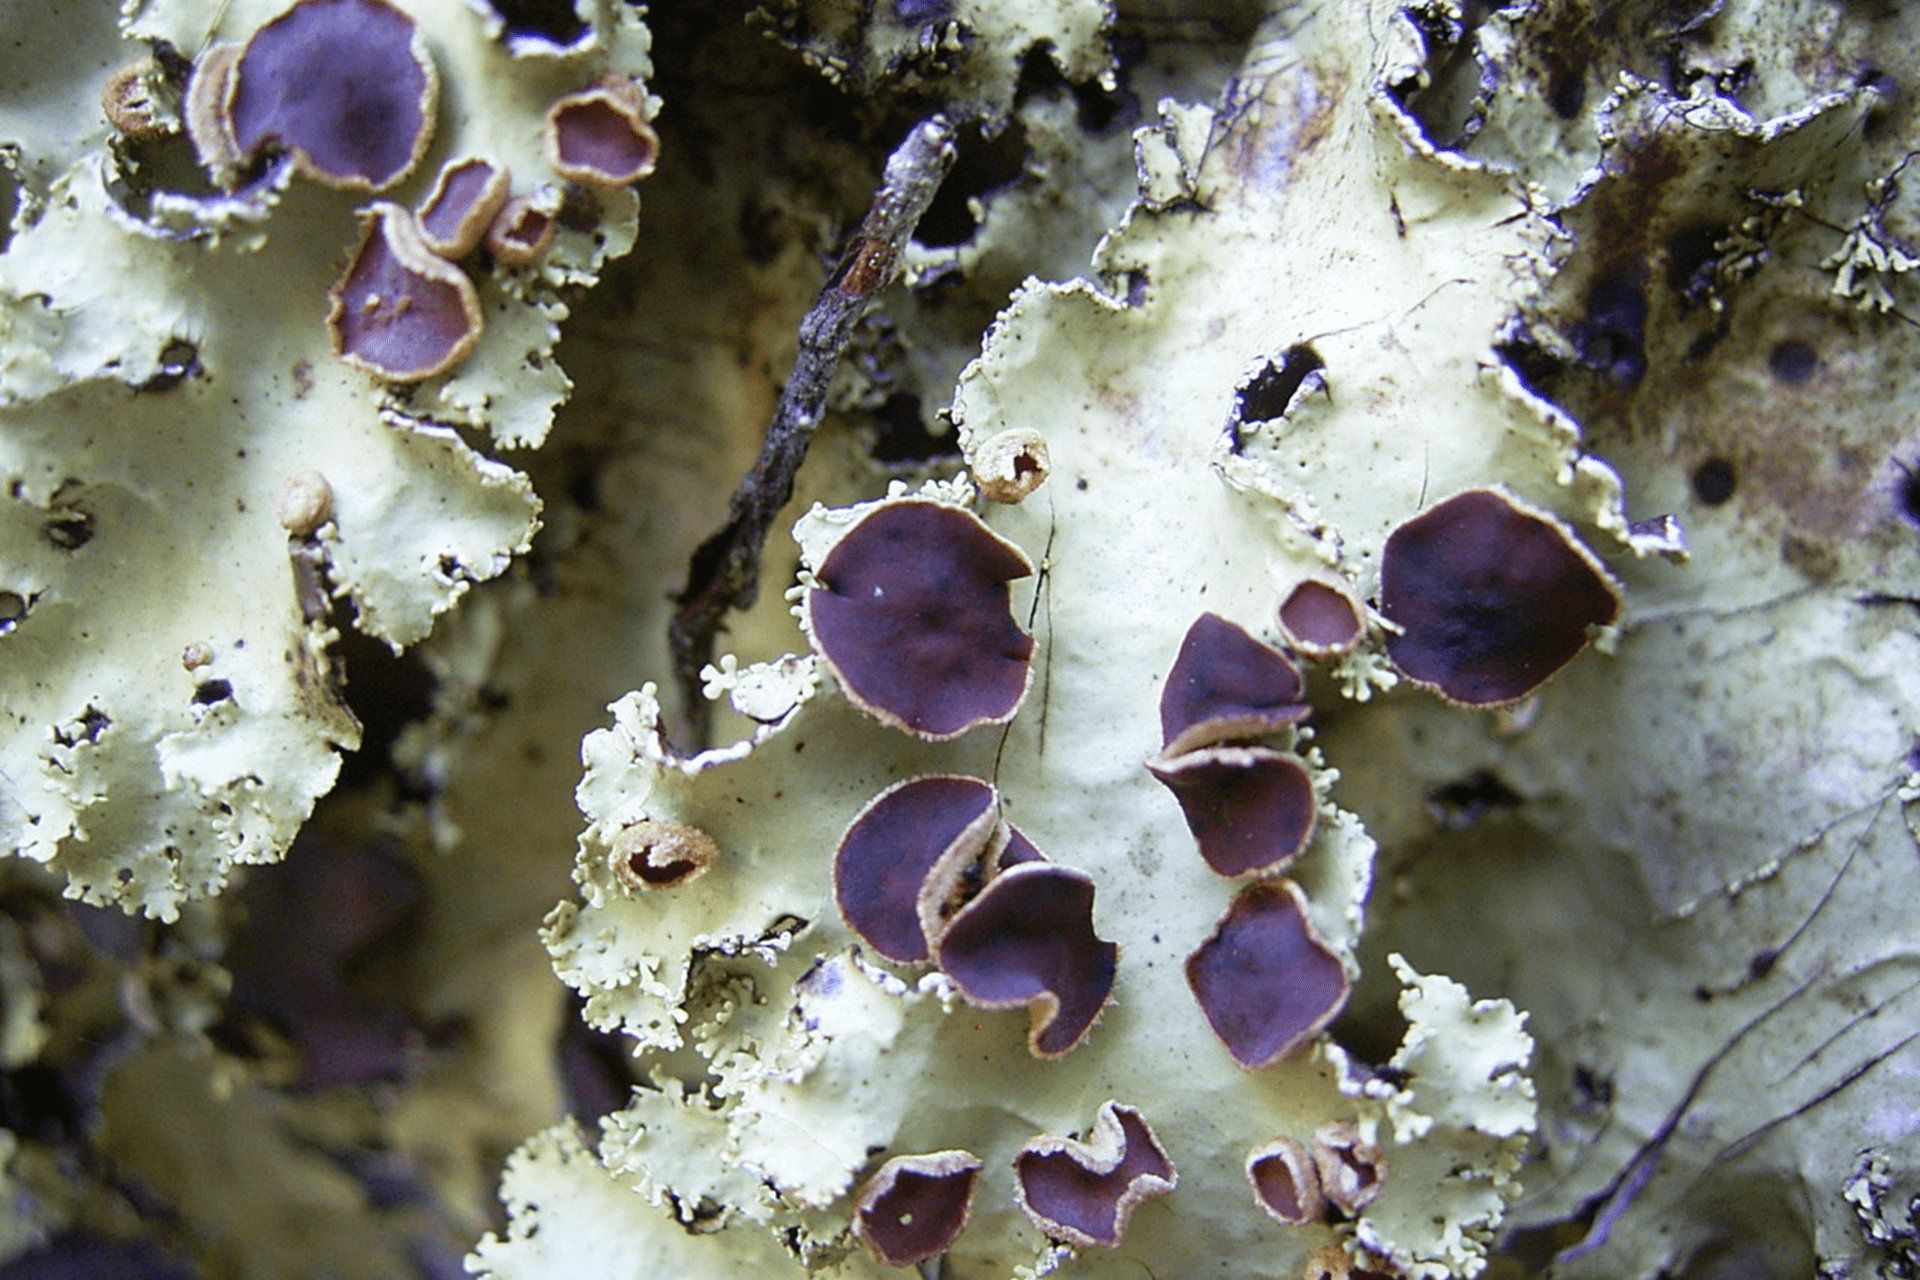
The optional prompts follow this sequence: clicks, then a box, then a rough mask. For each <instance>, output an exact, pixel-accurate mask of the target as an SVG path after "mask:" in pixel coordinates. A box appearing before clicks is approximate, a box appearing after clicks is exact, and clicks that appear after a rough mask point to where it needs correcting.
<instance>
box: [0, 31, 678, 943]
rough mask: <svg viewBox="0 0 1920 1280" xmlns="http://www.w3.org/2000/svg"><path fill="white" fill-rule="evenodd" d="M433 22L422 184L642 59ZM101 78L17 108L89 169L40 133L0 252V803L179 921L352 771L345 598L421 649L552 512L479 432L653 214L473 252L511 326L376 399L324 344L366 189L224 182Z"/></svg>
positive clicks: (373, 629)
mask: <svg viewBox="0 0 1920 1280" xmlns="http://www.w3.org/2000/svg"><path fill="white" fill-rule="evenodd" d="M280 7H281V6H278V5H272V4H255V5H225V6H220V7H219V8H218V9H214V10H208V9H206V8H204V7H203V6H198V5H190V4H153V5H146V6H137V7H135V8H134V9H133V10H132V11H131V12H130V13H129V15H128V16H127V17H126V18H125V19H123V21H122V23H121V30H120V32H118V33H112V32H110V31H109V30H106V29H102V30H100V31H99V32H97V33H96V34H97V37H98V45H97V47H96V48H95V50H94V55H95V56H96V57H97V58H99V59H100V60H101V61H103V62H107V63H109V64H110V65H111V64H112V63H114V62H116V61H121V60H124V61H127V62H133V61H134V60H136V59H137V58H138V56H139V53H140V51H141V50H142V49H143V48H165V49H167V50H168V51H169V56H170V57H171V58H174V59H175V60H176V61H177V60H179V59H187V58H191V57H192V56H193V55H194V54H195V52H196V51H198V50H202V49H204V48H205V47H207V46H208V45H209V44H210V43H212V42H214V41H217V40H222V39H228V40H231V39H243V38H245V37H246V36H247V35H248V34H249V33H250V32H251V31H253V30H254V29H255V28H256V27H258V26H259V25H261V24H262V23H263V22H265V21H267V20H268V19H269V18H271V17H273V16H274V15H275V13H277V12H278V10H279V8H280ZM413 16H414V18H415V19H416V20H417V22H418V23H419V24H420V26H421V28H422V29H423V31H424V32H425V33H426V44H427V45H428V48H429V53H430V55H431V57H432V59H433V61H434V63H435V65H436V66H437V67H438V73H439V77H440V80H441V82H442V83H443V85H444V92H443V94H442V95H441V99H440V105H439V111H438V114H437V119H436V121H435V124H436V126H437V127H436V129H435V131H434V136H433V144H432V149H431V151H430V152H429V154H428V156H427V163H426V164H424V165H422V166H421V167H420V170H419V172H417V173H416V174H415V175H414V176H413V178H412V180H411V184H410V185H409V186H407V187H405V188H402V189H398V190H397V191H396V192H395V193H394V194H395V195H397V196H398V197H399V198H401V199H414V198H417V196H418V195H420V194H423V193H424V192H425V190H426V189H427V187H428V186H429V185H430V183H431V181H432V174H433V172H434V171H435V169H436V168H437V166H438V164H439V162H440V161H441V159H442V158H445V157H451V156H460V155H464V154H470V153H480V154H487V155H492V156H495V157H497V158H498V159H499V160H500V161H501V162H503V163H505V164H506V165H507V166H508V167H509V168H511V169H512V170H513V171H514V172H515V173H516V174H518V175H520V178H519V180H520V182H521V184H522V185H523V186H531V185H532V184H533V183H536V182H539V181H541V180H542V175H543V174H544V173H545V161H544V160H543V158H542V157H541V154H540V150H539V127H540V122H541V120H542V117H543V113H544V111H545V108H546V104H547V102H548V101H549V100H550V99H551V98H553V97H554V96H557V95H558V94H559V93H561V92H564V91H565V90H567V89H569V88H573V87H577V86H579V85H581V84H584V83H590V82H591V81H592V80H593V79H594V77H596V76H598V75H600V74H602V73H604V72H608V71H618V72H621V73H625V74H629V75H632V74H644V73H645V71H646V61H645V57H646V52H645V51H646V37H645V32H644V30H643V29H641V28H640V27H639V26H638V25H637V23H636V21H635V20H634V19H633V18H632V17H631V16H630V15H628V14H626V13H625V12H624V11H617V10H614V9H611V8H609V9H608V10H607V11H606V12H605V13H603V14H601V15H600V16H599V18H598V19H597V26H596V29H595V31H594V32H593V34H592V36H591V38H588V39H585V40H583V41H582V42H580V43H579V44H578V45H577V46H575V49H576V51H575V52H572V53H570V54H568V55H567V56H564V57H548V58H541V59H515V58H512V57H510V56H508V54H507V52H506V50H505V49H504V48H503V47H502V45H501V44H500V43H499V42H498V41H497V40H495V39H494V38H493V33H492V32H490V31H489V29H488V23H487V22H486V21H485V20H484V19H483V17H482V16H481V15H480V14H479V13H477V12H475V11H473V10H471V9H468V8H465V7H463V6H460V5H457V4H449V5H442V6H433V5H426V6H421V7H420V8H419V9H418V12H417V13H415V14H414V15H413ZM49 38H51V37H37V38H36V39H35V40H33V41H31V42H23V43H21V44H16V45H14V46H13V47H12V48H11V49H10V56H11V57H12V58H13V59H14V66H13V68H12V70H11V72H10V74H11V75H12V76H14V77H16V78H18V79H22V80H30V79H32V78H33V77H34V76H35V75H36V74H40V72H39V71H38V70H37V69H36V68H35V67H34V66H33V59H34V58H35V56H36V54H37V53H38V51H39V50H40V48H41V47H42V45H43V43H44V41H45V40H46V39H49ZM140 42H145V44H144V45H143V44H142V43H140ZM150 61H153V62H154V65H156V66H158V62H157V61H155V60H153V59H152V58H151V56H150ZM152 74H153V75H154V77H155V78H156V79H159V78H160V72H159V71H157V70H156V71H154V72H153V73H152ZM101 79H102V80H104V76H103V77H101ZM86 83H87V80H86V78H85V77H84V76H82V77H80V79H79V83H77V84H75V85H72V86H69V87H68V90H67V93H68V94H71V95H73V96H74V97H78V98H79V100H78V101H77V102H76V101H74V100H72V98H71V97H67V96H56V95H48V97H47V99H46V100H45V101H44V102H38V103H29V104H23V105H24V107H25V109H23V110H21V111H20V113H19V118H18V122H17V123H18V125H19V129H18V133H17V135H16V136H15V138H14V139H13V140H14V141H16V142H18V143H19V144H20V145H21V146H22V148H23V153H24V151H25V147H26V146H27V145H28V144H30V143H32V142H34V141H36V140H39V139H40V138H41V137H42V134H43V132H44V134H46V135H51V136H53V137H57V138H58V139H59V142H60V143H61V145H62V146H64V147H66V148H68V152H67V154H66V155H63V156H60V157H59V158H60V159H66V160H69V161H70V163H68V164H67V165H66V166H65V167H64V168H63V169H61V170H60V171H58V172H52V171H51V169H52V166H51V159H52V158H50V157H48V156H46V155H45V154H44V153H43V154H39V155H35V156H34V157H33V163H31V164H29V163H27V161H26V159H25V158H24V154H23V159H22V160H21V162H20V169H19V171H20V172H21V173H22V175H23V177H24V178H26V179H28V180H27V181H26V182H25V183H24V184H23V187H22V191H21V195H20V208H19V210H18V212H17V215H16V217H15V219H14V230H13V234H12V236H11V240H10V242H9V243H8V245H7V251H6V255H5V258H4V260H3V264H0V294H3V295H4V307H5V310H4V313H3V314H0V326H4V332H5V340H6V356H5V362H4V367H3V368H0V406H3V408H0V412H4V414H5V420H6V431H5V434H4V436H0V448H3V449H4V450H5V459H4V462H3V463H0V469H4V471H5V474H6V477H7V486H8V498H7V502H6V508H5V519H6V522H7V527H8V545H9V547H10V548H11V549H13V554H12V555H10V556H9V558H8V561H7V567H6V570H5V573H6V581H5V583H4V584H3V585H4V589H5V590H6V592H7V593H8V596H7V598H8V599H9V600H10V601H11V602H13V604H14V607H13V609H12V613H13V614H14V616H11V617H10V618H9V622H8V635H7V637H6V639H7V657H8V669H9V673H10V677H11V678H10V679H9V681H8V685H7V690H6V693H5V695H4V696H5V697H6V699H7V702H6V708H7V713H6V714H7V719H8V721H9V724H10V728H9V730H8V737H7V740H6V746H5V751H6V756H5V766H4V776H5V778H6V780H7V785H6V790H5V795H6V798H5V800H4V801H0V813H3V814H4V819H0V821H3V822H4V830H5V834H6V838H7V841H8V843H9V844H10V845H11V846H12V847H13V848H14V849H15V850H16V851H17V852H18V853H20V854H22V855H24V856H26V857H29V858H32V859H34V860H36V861H40V862H45V863H49V864H50V865H52V867H53V868H54V869H55V871H56V872H57V873H58V874H61V875H64V876H65V877H66V879H67V881H68V884H69V885H70V887H71V891H72V892H73V893H74V894H76V895H77V896H82V897H84V898H86V899H88V900H90V901H95V902H106V901H115V902H120V903H123V904H125V905H128V906H130V907H135V908H138V909H141V910H144V911H147V912H149V913H152V914H155V915H159V916H163V917H170V916H172V915H173V914H174V913H175V912H177V911H178V909H179V905H180V903H181V902H182V901H183V900H187V899H191V898H196V897H203V896H205V895H207V894H209V893H211V892H214V891H216V890H218V889H219V888H220V886H221V885H223V884H224V883H225V881H226V879H227V876H228V873H229V872H228V869H229V867H230V866H231V865H232V864H235V863H249V862H262V861H266V860H269V859H272V858H274V857H277V856H278V855H279V853H280V852H281V851H282V850H284V849H285V847H286V845H287V843H288V841H289V840H290V839H291V838H292V836H293V833H294V831H295V830H296V829H297V828H298V826H299V823H300V822H301V820H302V819H303V818H304V817H305V816H306V815H307V813H308V811H309V810H310V808H311V806H312V804H313V801H314V799H315V798H316V797H317V796H319V795H321V794H323V793H324V792H325V791H326V790H327V788H328V787H329V786H330V785H331V783H332V781H333V778H334V774H335V770H336V767H337V766H336V761H335V754H334V750H335V748H336V747H345V748H351V747H352V746H354V745H355V744H356V742H357V741H358V732H359V731H358V727H357V726H356V725H355V723H354V720H353V717H352V716H351V715H350V714H349V713H347V712H346V710H345V708H344V707H343V706H342V705H341V704H340V701H339V694H338V690H337V684H338V679H337V673H335V672H334V671H333V670H332V668H331V666H330V662H329V659H328V656H327V645H328V643H329V640H330V638H331V636H332V634H333V630H332V627H333V623H334V622H336V621H338V620H341V615H340V614H339V613H338V612H330V611H329V599H330V598H331V599H337V600H338V601H340V602H341V604H342V606H343V607H345V608H347V609H349V610H350V613H351V619H350V620H351V625H352V626H353V627H355V628H356V629H357V630H359V631H360V632H362V633H363V634H366V635H369V636H374V637H378V638H379V639H381V640H385V641H387V642H389V643H391V644H394V645H404V644H411V643H413V642H415V641H418V640H419V639H421V638H422V637H423V636H425V635H426V634H427V631H428V629H429V628H430V627H431V625H432V622H433V619H434V617H435V616H436V615H438V614H440V613H442V612H444V611H445V610H446V609H448V608H449V607H450V606H451V605H452V604H453V603H454V602H455V601H456V600H458V599H459V598H460V596H461V595H462V594H463V593H464V592H466V591H467V590H468V589H469V587H470V586H471V585H472V584H473V583H474V582H476V581H481V580H484V579H487V578H491V577H493V576H495V575H497V574H498V573H499V572H500V571H501V570H502V569H503V568H505V566H506V564H507V563H508V561H509V559H510V558H511V557H512V556H514V555H515V554H518V553H521V552H524V551H525V550H526V549H527V546H528V544H529V539H530V538H531V536H532V533H533V530H534V528H535V526H536V513H537V511H538V509H539V502H538V500H537V499H536V498H535V497H534V496H533V494H532V491H531V489H530V487H529V485H528V483H527V480H526V478H525V476H523V475H521V474H520V473H518V472H516V471H514V470H512V469H511V468H509V467H507V466H504V465H502V464H500V463H498V462H496V461H494V460H492V459H489V458H487V457H486V456H484V455H483V454H482V453H480V452H478V451H476V449H475V448H474V447H473V445H472V444H470V443H469V442H468V440H467V439H465V438H463V436H462V434H461V431H462V429H467V430H473V429H482V430H486V431H490V432H491V434H492V436H493V439H494V440H495V441H496V442H498V443H503V444H532V443H537V442H538V440H539V439H540V438H541V437H543V436H544V435H545V433H546V431H547V429H548V424H549V423H550V421H551V416H552V410H553V407H554V405H555V404H556V403H558V401H559V400H560V399H561V398H562V396H563V395H564V394H565V392H566V390H567V383H566V379H565V376H564V375H563V374H562V373H561V372H560V370H559V368H558V366H557V365H556V364H554V363H553V362H552V359H551V355H552V347H553V343H554V341H555V339H556V337H557V334H558V329H557V321H558V319H559V318H560V317H562V316H564V314H565V313H566V307H565V304H564V303H563V302H561V301H560V294H559V291H560V290H561V289H562V288H564V287H569V286H578V285H581V284H584V283H587V282H589V281H591V280H592V279H593V278H594V275H595V274H596V273H597V271H598V270H599V267H600V264H601V263H602V262H604V261H605V260H606V258H607V257H608V256H610V255H613V254H617V253H620V252H623V251H624V250H625V249H626V248H627V247H628V246H629V245H630V244H631V242H632V238H633V234H634V232H633V225H634V217H635V208H636V204H635V201H634V199H633V197H632V196H631V195H630V194H628V193H626V192H618V193H613V194H609V195H606V196H602V197H591V196H583V197H582V198H583V199H585V200H587V201H588V202H589V204H588V206H587V207H586V208H584V209H583V210H582V212H581V214H580V215H579V216H578V217H577V218H576V219H575V220H574V221H575V224H576V226H577V227H579V228H581V229H578V230H574V231H572V232H570V233H569V234H567V235H564V236H562V237H561V239H560V240H559V241H558V242H557V243H556V245H555V247H554V249H553V251H552V253H551V255H550V256H549V258H548V259H547V260H546V262H545V263H544V264H542V265H541V266H540V267H539V268H537V269H533V270H529V271H525V272H521V273H508V272H505V271H492V272H488V273H486V278H485V279H483V281H482V285H483V290H484V297H483V307H484V309H485V311H486V313H487V314H488V316H489V318H490V321H491V323H490V327H489V329H488V331H487V334H486V336H485V338H483V340H482V343H481V345H480V347H479V349H478V350H476V351H475V352H474V354H473V355H472V356H471V357H470V358H469V360H468V361H467V363H466V364H465V365H464V366H463V367H462V368H461V369H460V370H458V371H456V372H455V373H454V374H452V375H450V376H449V377H446V378H443V379H440V380H436V381H435V382H433V383H429V384H425V385H420V386H415V387H411V388H389V387H386V386H383V385H381V384H380V383H378V382H377V381H375V380H373V379H371V378H369V377H368V376H366V375H364V374H362V373H360V372H358V371H356V370H354V369H351V368H348V367H347V366H345V365H344V364H342V363H341V362H339V361H337V360H335V359H334V358H333V357H332V355H331V354H330V352H329V350H328V343H327V337H326V332H325V330H324V328H323V327H322V326H321V324H320V323H319V320H320V317H321V316H323V315H324V314H325V302H324V299H325V297H326V294H327V289H328V287H329V285H330V284H331V283H332V280H333V278H334V276H335V275H336V273H337V272H338V270H339V268H340V263H341V261H342V259H343V254H344V253H345V251H346V250H347V249H348V248H349V247H350V246H352V245H353V244H354V243H355V241H356V239H357V237H358V229H357V227H356V224H355V220H354V209H355V206H356V202H357V201H358V199H359V198H358V197H356V196H355V195H353V194H352V193H339V192H328V191H324V190H322V189H320V188H317V187H314V186H312V185H311V184H308V183H305V182H302V181H298V180H294V181H292V182H288V181H286V180H285V178H284V177H283V178H280V179H276V180H274V183H273V186H272V187H271V188H270V189H269V190H268V192H267V193H266V194H264V195H262V196H260V197H258V198H257V201H256V203H255V205H254V206H253V207H250V208H246V209H241V208H239V207H238V205H239V204H240V202H238V201H233V200H227V201H222V200H220V199H219V198H218V197H217V196H216V194H215V193H212V192H210V191H207V190H206V189H205V185H204V181H201V180H197V176H196V175H193V174H191V173H190V172H189V166H190V159H189V157H188V156H187V154H186V146H187V144H186V142H185V139H184V138H183V137H181V136H179V135H178V134H177V133H176V134H175V135H174V136H172V137H164V138H160V139H157V140H155V139H136V138H132V137H129V136H125V135H122V134H120V133H118V132H117V131H114V130H112V129H109V128H108V127H107V125H106V123H105V122H104V121H103V120H102V119H101V118H100V114H99V112H100V108H99V104H98V98H97V96H96V97H91V98H89V97H86V96H81V95H80V91H81V90H83V89H84V88H85V86H86ZM96 83H98V82H96ZM178 87H179V86H178V85H177V84H176V85H174V86H173V88H174V90H175V91H176V92H177V91H178ZM97 93H98V89H97V88H96V89H95V94H97ZM156 96H159V95H158V94H157V93H156ZM161 113H162V115H165V109H162V112H161ZM173 123H174V124H175V126H176V127H177V116H176V117H174V118H173ZM76 139H77V140H78V142H79V145H77V146H76V145H75V140H76ZM49 145H51V144H49ZM36 179H43V180H36ZM545 180H546V181H548V182H552V181H553V180H552V179H551V178H550V177H549V178H546V179H545ZM596 200H597V201H598V204H597V205H596V204H594V203H592V202H594V201H596ZM476 438H479V437H476ZM312 475H318V476H319V477H320V478H321V481H322V482H324V485H325V486H326V488H327V489H329V490H330V509H329V511H328V516H329V517H330V518H328V519H326V520H325V522H324V524H322V526H321V527H320V528H319V529H318V530H317V532H316V531H315V530H312V529H302V530H299V531H298V533H299V534H301V535H308V534H312V535H314V536H313V538H312V540H311V541H310V542H309V543H308V544H307V545H305V546H304V547H298V548H294V549H292V550H293V554H290V548H289V545H288V531H287V530H286V529H284V528H282V527H281V523H280V521H279V520H277V519H276V501H277V499H278V496H279V494H280V492H281V490H282V488H283V487H284V486H285V485H286V484H288V483H289V482H290V481H296V480H299V479H302V478H304V477H309V476H312ZM302 557H304V563H303V562H302V559H301V558H302ZM303 577H304V579H305V580H304V581H303V580H302V578H303ZM303 595H304V596H305V597H306V598H305V599H303V598H302V596H303ZM187 655H194V656H187Z"/></svg>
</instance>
